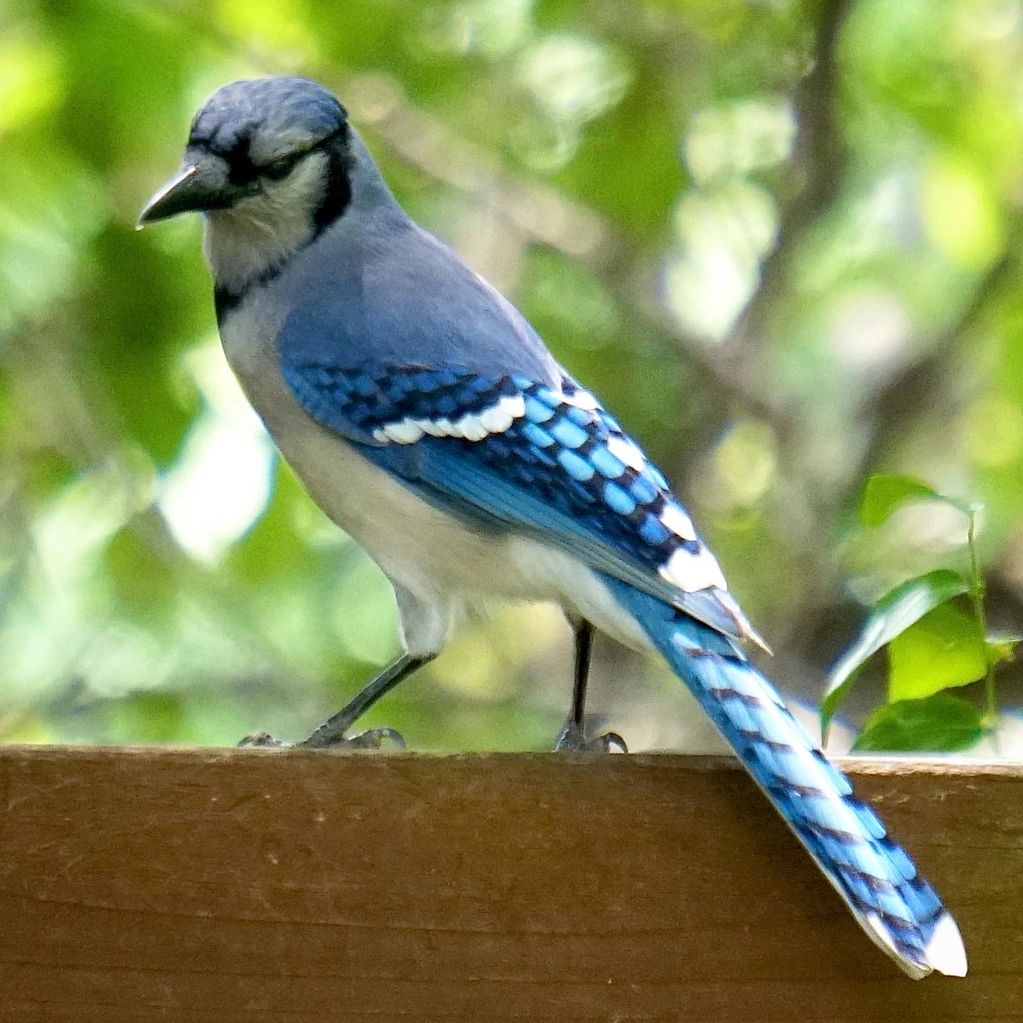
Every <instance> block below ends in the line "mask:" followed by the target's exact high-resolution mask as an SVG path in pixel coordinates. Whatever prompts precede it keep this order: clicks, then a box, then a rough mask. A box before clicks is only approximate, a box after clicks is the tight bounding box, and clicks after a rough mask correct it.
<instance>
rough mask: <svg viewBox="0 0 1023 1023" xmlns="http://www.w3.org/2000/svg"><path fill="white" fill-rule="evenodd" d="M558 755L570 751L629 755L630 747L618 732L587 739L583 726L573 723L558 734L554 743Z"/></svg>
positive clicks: (569, 723)
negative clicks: (616, 752) (615, 752)
mask: <svg viewBox="0 0 1023 1023" xmlns="http://www.w3.org/2000/svg"><path fill="white" fill-rule="evenodd" d="M554 750H555V752H556V753H561V752H564V751H568V752H571V753H613V752H614V751H615V750H617V751H618V752H619V753H628V752H629V747H628V746H626V745H625V740H624V739H623V738H622V737H621V736H620V735H619V734H618V733H617V732H604V734H603V735H597V736H594V737H593V738H592V739H588V738H587V737H586V732H585V731H584V730H583V729H582V727H581V726H579V725H577V724H576V723H575V722H573V721H569V722H566V724H565V727H564V728H562V729H561V731H560V732H559V733H558V738H557V741H556V742H555V743H554Z"/></svg>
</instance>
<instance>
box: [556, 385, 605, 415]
mask: <svg viewBox="0 0 1023 1023" xmlns="http://www.w3.org/2000/svg"><path fill="white" fill-rule="evenodd" d="M561 400H562V401H564V403H565V404H566V405H574V406H575V407H576V408H581V409H584V410H585V411H587V412H595V411H596V410H597V409H599V408H600V402H599V401H597V399H596V398H594V397H593V395H592V394H590V392H589V391H584V390H583V389H582V388H581V387H580V388H579V389H578V390H576V391H575V392H574V393H573V394H565V393H564V392H562V395H561Z"/></svg>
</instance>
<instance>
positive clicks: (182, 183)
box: [137, 164, 210, 228]
mask: <svg viewBox="0 0 1023 1023" xmlns="http://www.w3.org/2000/svg"><path fill="white" fill-rule="evenodd" d="M209 200H210V193H209V190H208V189H206V188H204V187H203V185H202V183H201V181H200V176H199V168H198V167H196V166H195V164H185V166H184V167H182V168H181V170H180V171H178V173H177V174H175V175H174V177H172V178H171V179H170V181H168V182H167V183H166V184H165V185H164V186H163V187H162V188H161V189H160V190H159V191H157V192H156V193H155V194H154V195H153V197H152V198H151V199H150V200H149V202H147V203H146V205H145V206H143V207H142V212H141V213H140V214H139V219H138V225H137V226H138V227H140V228H141V227H145V226H146V224H152V223H155V222H156V221H157V220H166V219H167V218H168V217H176V216H177V215H178V214H179V213H188V212H190V211H192V210H203V209H206V208H207V205H208V204H209Z"/></svg>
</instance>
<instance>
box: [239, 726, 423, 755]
mask: <svg viewBox="0 0 1023 1023" xmlns="http://www.w3.org/2000/svg"><path fill="white" fill-rule="evenodd" d="M388 742H390V743H393V744H394V746H395V747H396V748H397V749H404V748H405V740H404V739H403V738H402V736H401V733H400V732H398V731H396V730H395V729H393V728H369V729H367V730H366V731H365V732H357V733H356V734H355V735H344V734H338V735H327V736H324V735H318V734H317V733H316V732H314V733H313V734H312V735H310V736H309V738H308V739H303V740H302V741H301V742H285V741H284V740H282V739H275V738H274V737H273V736H272V735H270V733H269V732H254V733H253V734H252V735H246V736H245V738H244V739H242V740H241V742H239V743H238V745H239V746H245V747H255V748H258V749H353V750H354V749H382V748H383V747H384V745H385V743H388Z"/></svg>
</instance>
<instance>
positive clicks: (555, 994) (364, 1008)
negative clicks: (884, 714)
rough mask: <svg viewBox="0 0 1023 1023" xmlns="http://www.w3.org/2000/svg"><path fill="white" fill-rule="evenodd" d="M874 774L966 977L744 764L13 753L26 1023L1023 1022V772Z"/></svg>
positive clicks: (20, 1006) (16, 942)
mask: <svg viewBox="0 0 1023 1023" xmlns="http://www.w3.org/2000/svg"><path fill="white" fill-rule="evenodd" d="M847 767H848V768H849V769H851V771H852V773H853V774H854V775H858V789H859V791H860V793H861V794H863V795H864V796H866V797H868V798H869V799H871V800H872V801H873V802H874V803H875V805H876V806H877V807H878V808H879V810H880V811H881V813H882V815H883V816H884V818H885V819H886V821H887V822H888V823H889V825H890V826H891V828H892V830H893V831H894V832H895V833H896V834H897V835H898V837H899V838H900V840H901V841H902V842H903V843H904V844H905V845H906V846H907V847H908V848H909V849H910V851H911V852H912V854H913V855H914V857H915V858H916V860H917V862H918V864H919V866H920V868H921V870H922V871H923V872H924V873H925V874H926V875H927V876H928V877H930V878H931V880H932V881H933V882H934V884H935V885H936V886H937V887H938V889H939V890H940V891H941V893H942V894H943V896H944V897H945V900H946V902H947V904H948V905H949V906H950V907H951V908H952V910H953V911H954V913H955V914H956V916H957V918H958V920H959V923H960V925H961V928H962V931H963V935H964V938H965V940H966V944H967V948H968V951H969V954H970V975H969V976H968V977H967V978H966V979H965V980H955V979H950V978H944V977H931V978H928V979H927V980H924V981H920V982H917V983H914V982H913V981H910V980H908V979H907V978H905V977H904V976H903V975H902V974H901V973H899V972H898V970H897V969H896V967H895V966H894V965H893V964H892V963H890V962H889V961H888V959H887V958H885V957H884V956H883V955H882V954H881V953H880V952H878V951H877V950H876V949H875V948H874V946H873V945H871V944H870V943H869V942H868V941H867V939H866V938H865V937H864V936H863V935H862V933H861V932H860V931H859V929H858V928H857V927H856V925H855V924H854V923H853V922H852V921H851V919H850V918H849V917H848V915H847V913H846V911H845V909H844V908H843V906H842V905H841V903H840V902H839V900H838V898H837V896H836V895H835V894H834V892H832V890H831V889H830V887H829V886H828V885H827V884H826V882H825V881H823V880H822V879H821V878H820V877H819V876H818V874H817V873H816V871H815V870H814V868H813V867H812V866H811V864H810V862H809V860H808V859H807V858H806V856H805V855H804V854H803V852H802V850H801V849H800V848H799V846H798V845H797V843H796V841H795V839H793V838H792V837H791V835H790V834H789V832H788V831H787V830H786V829H785V827H784V826H783V825H782V824H781V823H780V821H779V820H777V819H776V818H775V816H774V813H773V811H771V810H770V808H769V807H768V805H767V804H766V802H765V801H764V800H763V798H762V797H761V796H760V795H759V793H758V792H757V791H756V790H755V788H754V786H753V784H752V783H751V782H750V781H749V780H748V779H747V778H746V776H745V774H743V773H742V771H741V770H739V769H738V768H737V767H736V766H735V765H734V764H732V763H730V762H726V761H721V760H717V759H710V758H689V757H680V756H673V755H654V756H629V757H621V756H615V757H590V756H569V755H563V756H562V755H559V756H553V755H542V754H540V755H525V756H520V755H494V756H448V757H428V756H416V755H408V754H402V755H376V754H371V755H366V754H359V755H340V754H333V753H329V754H322V753H309V752H293V751H286V752H269V751H244V750H237V751H236V750H230V751H216V750H159V749H109V748H48V747H17V746H12V747H0V813H2V816H0V1019H3V1020H4V1021H8V1020H10V1021H12V1023H13V1021H17V1023H34V1021H37V1020H38V1021H47V1023H51V1021H52V1023H62V1021H65V1020H67V1021H70V1020H75V1021H90V1020H97V1021H99V1020H102V1021H104V1023H124V1021H129V1020H131V1021H143V1020H146V1021H148V1020H160V1019H173V1020H176V1021H182V1023H191V1021H200V1020H211V1021H216V1023H233V1021H240V1020H245V1021H247V1023H251V1021H253V1020H268V1021H287V1023H290V1021H299V1020H353V1021H368V1023H397V1021H405V1023H408V1021H410V1020H413V1021H419V1020H422V1021H433V1020H442V1021H445V1023H458V1021H463V1020H464V1021H472V1023H485V1021H495V1023H499V1021H512V1020H517V1021H543V1020H552V1021H554V1020H556V1021H558V1023H574V1021H580V1023H582V1021H608V1023H610V1021H616V1023H626V1021H628V1023H632V1021H644V1023H646V1021H664V1023H667V1021H676V1020H678V1021H682V1020H685V1021H690V1023H693V1021H695V1023H717V1021H728V1023H734V1021H737V1020H752V1021H762V1023H782V1021H785V1023H792V1021H818V1020H819V1021H828V1023H843V1021H852V1020H856V1021H861V1020H862V1021H867V1020H869V1021H891V1023H896V1021H898V1023H903V1021H913V1020H927V1021H928V1023H945V1021H948V1023H951V1021H960V1020H961V1021H964V1023H966V1021H968V1023H988V1021H996V1020H997V1021H1000V1023H1008V1021H1010V1020H1012V1021H1023V768H1021V767H1019V766H1016V767H1010V766H1001V767H998V766H988V767H984V766H981V767H972V766H971V767H954V768H953V767H947V766H942V767H937V766H933V765H927V764H920V763H905V762H895V761H885V762H881V763H877V762H870V763H865V762H863V761H848V762H847Z"/></svg>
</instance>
